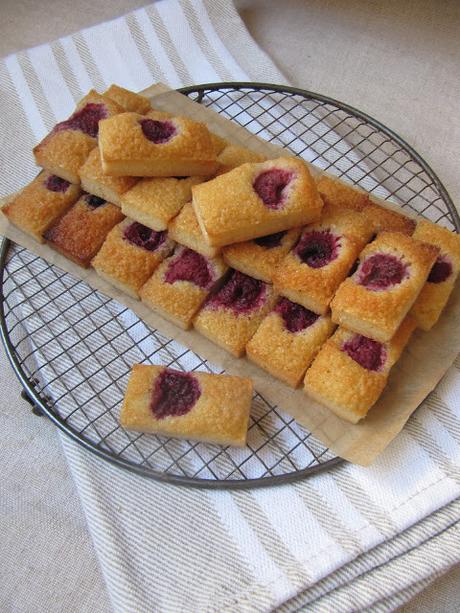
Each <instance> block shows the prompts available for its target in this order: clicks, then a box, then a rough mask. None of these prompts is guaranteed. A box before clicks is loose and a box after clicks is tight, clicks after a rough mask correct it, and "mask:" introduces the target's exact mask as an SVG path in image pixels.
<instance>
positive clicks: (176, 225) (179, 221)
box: [168, 202, 220, 258]
mask: <svg viewBox="0 0 460 613" xmlns="http://www.w3.org/2000/svg"><path fill="white" fill-rule="evenodd" d="M168 231H169V235H170V236H171V238H173V239H174V240H175V241H177V242H178V243H180V244H181V245H185V246H186V247H190V249H193V251H198V253H201V254H202V255H206V256H207V257H210V258H212V257H214V256H216V255H217V254H218V253H219V251H220V249H219V247H211V246H210V245H208V243H207V242H206V240H205V238H204V236H203V233H202V232H201V228H200V225H199V223H198V219H197V218H196V215H195V211H194V210H193V206H192V203H191V202H187V203H186V204H184V206H183V207H182V209H181V211H180V213H179V215H177V216H176V217H174V219H173V220H172V221H171V222H170V224H169V226H168Z"/></svg>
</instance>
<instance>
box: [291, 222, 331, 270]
mask: <svg viewBox="0 0 460 613" xmlns="http://www.w3.org/2000/svg"><path fill="white" fill-rule="evenodd" d="M339 247H340V237H339V236H336V235H335V234H332V232H330V231H329V230H312V231H311V232H306V233H304V234H303V235H302V238H301V239H300V241H299V242H298V244H297V247H296V248H295V253H296V254H297V255H298V257H299V258H300V259H301V260H302V262H303V263H304V264H308V266H310V268H322V267H323V266H326V264H329V263H330V262H332V261H333V260H335V259H336V258H337V256H338V255H339Z"/></svg>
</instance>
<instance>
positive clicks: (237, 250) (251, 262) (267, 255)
mask: <svg viewBox="0 0 460 613" xmlns="http://www.w3.org/2000/svg"><path fill="white" fill-rule="evenodd" d="M299 235H300V228H293V229H292V230H285V231H284V232H277V233H276V234H270V235H268V236H261V237H260V238H256V239H254V240H253V241H247V242H245V243H236V244H235V245H228V246H227V247H224V248H223V250H222V256H223V258H224V260H225V261H226V262H227V264H228V265H229V266H231V267H232V268H235V269H236V270H239V271H240V272H244V274H245V275H249V276H250V277H254V278H256V279H260V280H261V281H265V282H266V283H271V282H272V277H273V272H274V270H275V269H276V267H277V266H278V265H279V264H280V262H281V261H282V259H283V257H284V256H285V255H286V253H287V252H288V251H289V249H290V248H291V247H292V246H293V245H294V244H295V242H296V241H297V239H298V238H299Z"/></svg>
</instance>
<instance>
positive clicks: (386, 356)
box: [305, 316, 415, 424]
mask: <svg viewBox="0 0 460 613" xmlns="http://www.w3.org/2000/svg"><path fill="white" fill-rule="evenodd" d="M414 329H415V320H414V319H413V318H412V317H410V316H408V317H406V319H405V320H404V321H403V322H402V324H401V325H400V327H399V329H398V330H397V332H396V334H395V335H394V336H393V338H392V339H391V340H389V341H388V342H386V343H380V342H378V341H375V340H373V339H370V338H367V337H365V336H362V335H360V334H357V333H355V332H350V331H349V330H345V329H344V328H339V329H338V330H337V331H336V333H335V334H334V335H333V336H332V337H331V338H330V339H329V340H328V341H326V343H325V344H324V345H323V347H322V348H321V349H320V351H319V353H318V355H317V357H316V358H315V360H314V361H313V364H312V365H311V366H310V368H309V369H308V370H307V374H306V375H305V392H306V393H307V394H308V395H309V396H310V397H311V398H313V399H314V400H317V401H318V402H320V403H321V404H323V405H325V406H326V407H328V408H329V409H331V411H333V412H334V413H335V414H336V415H338V416H339V417H341V418H342V419H345V420H346V421H349V422H351V423H353V424H356V423H357V422H358V421H359V420H360V419H362V418H363V417H365V416H366V415H367V413H368V411H369V409H370V408H371V407H372V406H373V405H374V404H375V402H376V401H377V400H378V398H379V397H380V395H381V393H382V392H383V389H384V387H385V385H386V383H387V381H388V375H389V371H390V369H391V368H392V366H393V365H394V364H395V363H396V362H397V360H398V359H399V357H400V355H401V353H402V352H403V350H404V348H405V346H406V345H407V343H408V342H409V339H410V337H411V334H412V332H413V331H414Z"/></svg>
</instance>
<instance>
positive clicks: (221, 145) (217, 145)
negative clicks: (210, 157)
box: [209, 132, 228, 156]
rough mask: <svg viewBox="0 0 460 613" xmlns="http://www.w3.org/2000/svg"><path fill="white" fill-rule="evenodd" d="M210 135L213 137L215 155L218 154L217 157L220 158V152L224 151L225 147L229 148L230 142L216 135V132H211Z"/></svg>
mask: <svg viewBox="0 0 460 613" xmlns="http://www.w3.org/2000/svg"><path fill="white" fill-rule="evenodd" d="M209 134H210V135H211V141H212V146H213V149H214V153H215V154H216V156H219V154H220V152H221V151H223V150H224V149H225V147H227V145H228V141H226V140H225V138H222V136H219V135H218V134H215V133H214V132H209Z"/></svg>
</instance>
